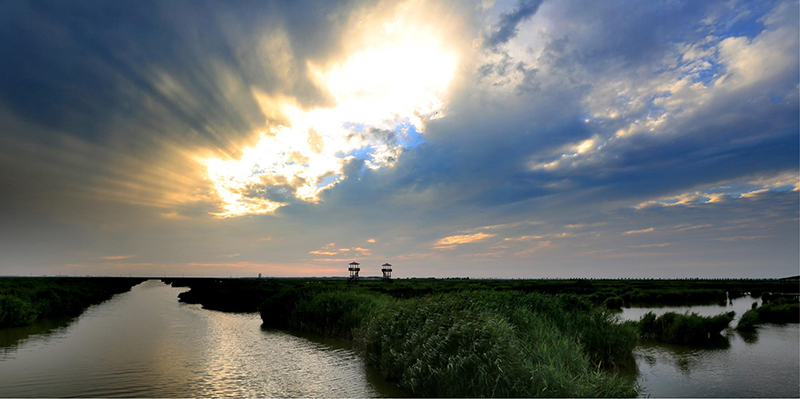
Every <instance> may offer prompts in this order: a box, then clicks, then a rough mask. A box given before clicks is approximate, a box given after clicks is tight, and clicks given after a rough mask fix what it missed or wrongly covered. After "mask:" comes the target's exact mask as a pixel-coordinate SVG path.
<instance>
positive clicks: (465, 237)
mask: <svg viewBox="0 0 800 399" xmlns="http://www.w3.org/2000/svg"><path fill="white" fill-rule="evenodd" d="M495 236H496V234H487V233H475V234H461V235H454V236H448V237H444V238H442V239H440V240H439V241H437V242H436V244H434V246H433V248H434V249H453V248H455V247H456V246H458V245H463V244H471V243H475V242H478V241H483V240H485V239H487V238H492V237H495Z"/></svg>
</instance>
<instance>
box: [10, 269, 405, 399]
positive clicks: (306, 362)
mask: <svg viewBox="0 0 800 399" xmlns="http://www.w3.org/2000/svg"><path fill="white" fill-rule="evenodd" d="M185 290H186V288H172V287H169V286H166V285H164V284H162V283H161V282H160V281H156V280H151V281H147V282H145V283H142V284H140V285H138V286H136V287H134V288H133V289H132V290H131V291H130V292H127V293H124V294H120V295H117V296H116V297H114V298H113V299H111V300H110V301H107V302H104V303H102V304H100V305H96V306H93V307H91V308H89V309H87V311H86V312H84V313H83V314H82V315H81V316H80V317H79V318H77V319H75V320H73V321H72V322H71V323H69V324H67V325H65V326H61V327H59V328H57V329H55V330H51V333H49V334H45V335H31V336H30V337H28V338H24V339H21V340H18V341H16V342H15V343H14V344H8V343H6V345H5V348H4V349H3V350H2V351H0V397H26V396H27V397H31V396H36V397H63V396H85V397H95V396H104V397H143V396H144V397H186V396H207V397H208V396H214V397H231V396H236V397H241V396H247V397H254V396H257V397H264V396H267V397H375V396H397V395H400V394H401V393H399V392H398V391H396V390H393V389H392V388H391V387H389V386H386V385H384V384H381V382H380V381H376V380H375V379H374V378H370V375H371V374H370V373H369V371H370V370H369V369H368V368H367V367H366V366H365V364H364V362H363V361H362V359H361V358H359V357H358V356H356V355H355V353H354V352H353V351H352V350H350V349H347V348H344V347H336V346H331V345H328V344H324V343H320V342H314V341H312V340H309V339H306V338H303V337H298V336H295V335H292V334H289V333H286V332H282V331H275V330H264V329H262V328H261V319H260V318H259V317H258V315H257V314H253V313H223V312H216V311H209V310H203V309H201V308H200V307H199V306H198V305H187V304H182V303H179V302H178V301H177V294H178V293H179V292H181V291H185Z"/></svg>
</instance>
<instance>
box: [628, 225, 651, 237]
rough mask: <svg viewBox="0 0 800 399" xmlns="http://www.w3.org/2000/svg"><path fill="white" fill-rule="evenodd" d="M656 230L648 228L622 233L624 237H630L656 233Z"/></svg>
mask: <svg viewBox="0 0 800 399" xmlns="http://www.w3.org/2000/svg"><path fill="white" fill-rule="evenodd" d="M654 230H655V228H653V227H648V228H646V229H642V230H629V231H626V232H624V233H622V235H626V236H628V235H632V234H643V233H650V232H652V231H654Z"/></svg>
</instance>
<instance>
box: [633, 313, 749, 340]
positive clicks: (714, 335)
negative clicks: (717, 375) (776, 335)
mask: <svg viewBox="0 0 800 399" xmlns="http://www.w3.org/2000/svg"><path fill="white" fill-rule="evenodd" d="M735 315H736V312H728V313H723V314H720V315H717V316H700V315H698V314H697V313H692V314H688V313H687V314H680V313H675V312H667V313H665V314H663V315H661V316H658V317H656V315H655V314H653V313H652V312H648V313H647V314H645V315H644V316H642V318H641V321H640V331H641V335H642V336H643V337H646V338H651V339H656V340H659V341H662V342H668V343H673V344H703V343H708V342H712V341H714V340H718V339H719V338H721V337H720V332H721V331H722V330H724V329H725V328H726V327H728V324H730V322H731V321H732V320H733V317H734V316H735Z"/></svg>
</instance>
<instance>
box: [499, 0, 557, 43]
mask: <svg viewBox="0 0 800 399" xmlns="http://www.w3.org/2000/svg"><path fill="white" fill-rule="evenodd" d="M542 1H543V0H520V1H519V2H518V3H517V4H516V6H515V7H514V9H513V10H512V11H510V12H506V13H503V14H501V15H500V21H499V22H498V23H497V25H495V26H493V27H492V28H491V33H490V34H489V35H488V36H487V37H486V42H485V44H484V45H485V46H486V47H487V48H492V49H493V48H497V47H498V46H501V45H503V44H505V43H506V42H508V41H509V40H511V39H512V38H514V36H516V35H517V26H518V25H519V24H520V23H522V22H524V21H526V20H528V19H530V18H531V17H532V16H533V14H536V10H538V9H539V6H541V5H542Z"/></svg>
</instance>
